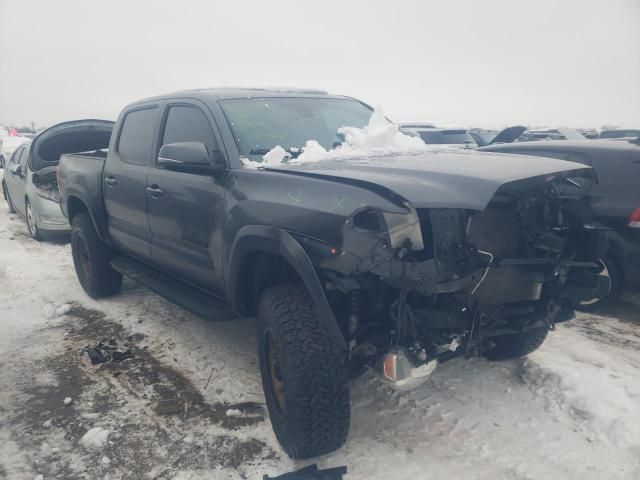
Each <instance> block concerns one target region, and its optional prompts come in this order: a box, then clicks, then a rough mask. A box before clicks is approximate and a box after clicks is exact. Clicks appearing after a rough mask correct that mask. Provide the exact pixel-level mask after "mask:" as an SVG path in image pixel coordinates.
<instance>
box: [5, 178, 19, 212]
mask: <svg viewBox="0 0 640 480" xmlns="http://www.w3.org/2000/svg"><path fill="white" fill-rule="evenodd" d="M2 193H3V194H4V198H5V200H6V201H7V205H9V213H16V209H15V208H13V203H11V197H10V196H9V189H8V188H7V184H6V183H4V182H2Z"/></svg>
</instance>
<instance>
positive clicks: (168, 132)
mask: <svg viewBox="0 0 640 480" xmlns="http://www.w3.org/2000/svg"><path fill="white" fill-rule="evenodd" d="M179 142H202V143H204V144H205V145H206V146H207V150H209V152H211V151H212V150H217V149H218V142H217V141H216V137H215V135H214V133H213V129H212V128H211V124H210V123H209V119H208V118H207V116H206V115H205V114H204V112H203V111H202V110H200V109H199V108H197V107H191V106H185V105H175V106H172V107H169V113H168V114H167V121H166V122H165V127H164V133H163V135H162V145H167V144H169V143H179Z"/></svg>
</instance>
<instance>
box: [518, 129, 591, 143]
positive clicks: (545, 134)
mask: <svg viewBox="0 0 640 480" xmlns="http://www.w3.org/2000/svg"><path fill="white" fill-rule="evenodd" d="M585 138H586V137H585V136H584V135H582V134H581V133H580V132H579V131H578V130H576V129H575V128H568V127H559V128H536V129H530V130H526V131H525V132H523V133H522V135H520V137H518V139H517V140H515V141H516V142H531V141H536V140H584V139H585Z"/></svg>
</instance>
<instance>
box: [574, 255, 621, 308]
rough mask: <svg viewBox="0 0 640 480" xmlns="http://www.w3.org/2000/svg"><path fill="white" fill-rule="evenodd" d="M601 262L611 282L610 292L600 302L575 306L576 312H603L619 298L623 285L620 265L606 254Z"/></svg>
mask: <svg viewBox="0 0 640 480" xmlns="http://www.w3.org/2000/svg"><path fill="white" fill-rule="evenodd" d="M602 261H603V262H604V264H605V267H606V268H607V272H608V274H609V280H611V290H610V291H609V295H607V296H606V297H602V298H601V299H600V300H598V301H596V302H593V303H588V304H585V303H579V304H577V305H576V306H575V308H576V310H580V311H581V312H597V311H599V310H604V309H606V308H607V307H609V306H610V305H611V303H613V302H614V301H615V300H617V299H618V297H619V296H620V293H621V292H622V286H623V283H624V278H623V273H622V269H621V268H620V265H619V264H618V262H617V261H616V259H615V258H614V257H613V256H612V255H611V254H610V253H608V254H607V255H606V256H605V257H604V258H603V259H602Z"/></svg>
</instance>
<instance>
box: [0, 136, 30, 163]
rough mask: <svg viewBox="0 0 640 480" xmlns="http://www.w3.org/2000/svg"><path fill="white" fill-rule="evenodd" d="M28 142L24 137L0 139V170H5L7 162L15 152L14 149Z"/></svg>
mask: <svg viewBox="0 0 640 480" xmlns="http://www.w3.org/2000/svg"><path fill="white" fill-rule="evenodd" d="M28 141H29V139H28V138H25V137H10V136H3V137H0V168H5V166H6V164H7V161H8V160H9V159H10V158H11V155H13V152H15V151H16V148H18V147H19V146H20V145H22V144H23V143H25V142H28Z"/></svg>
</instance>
